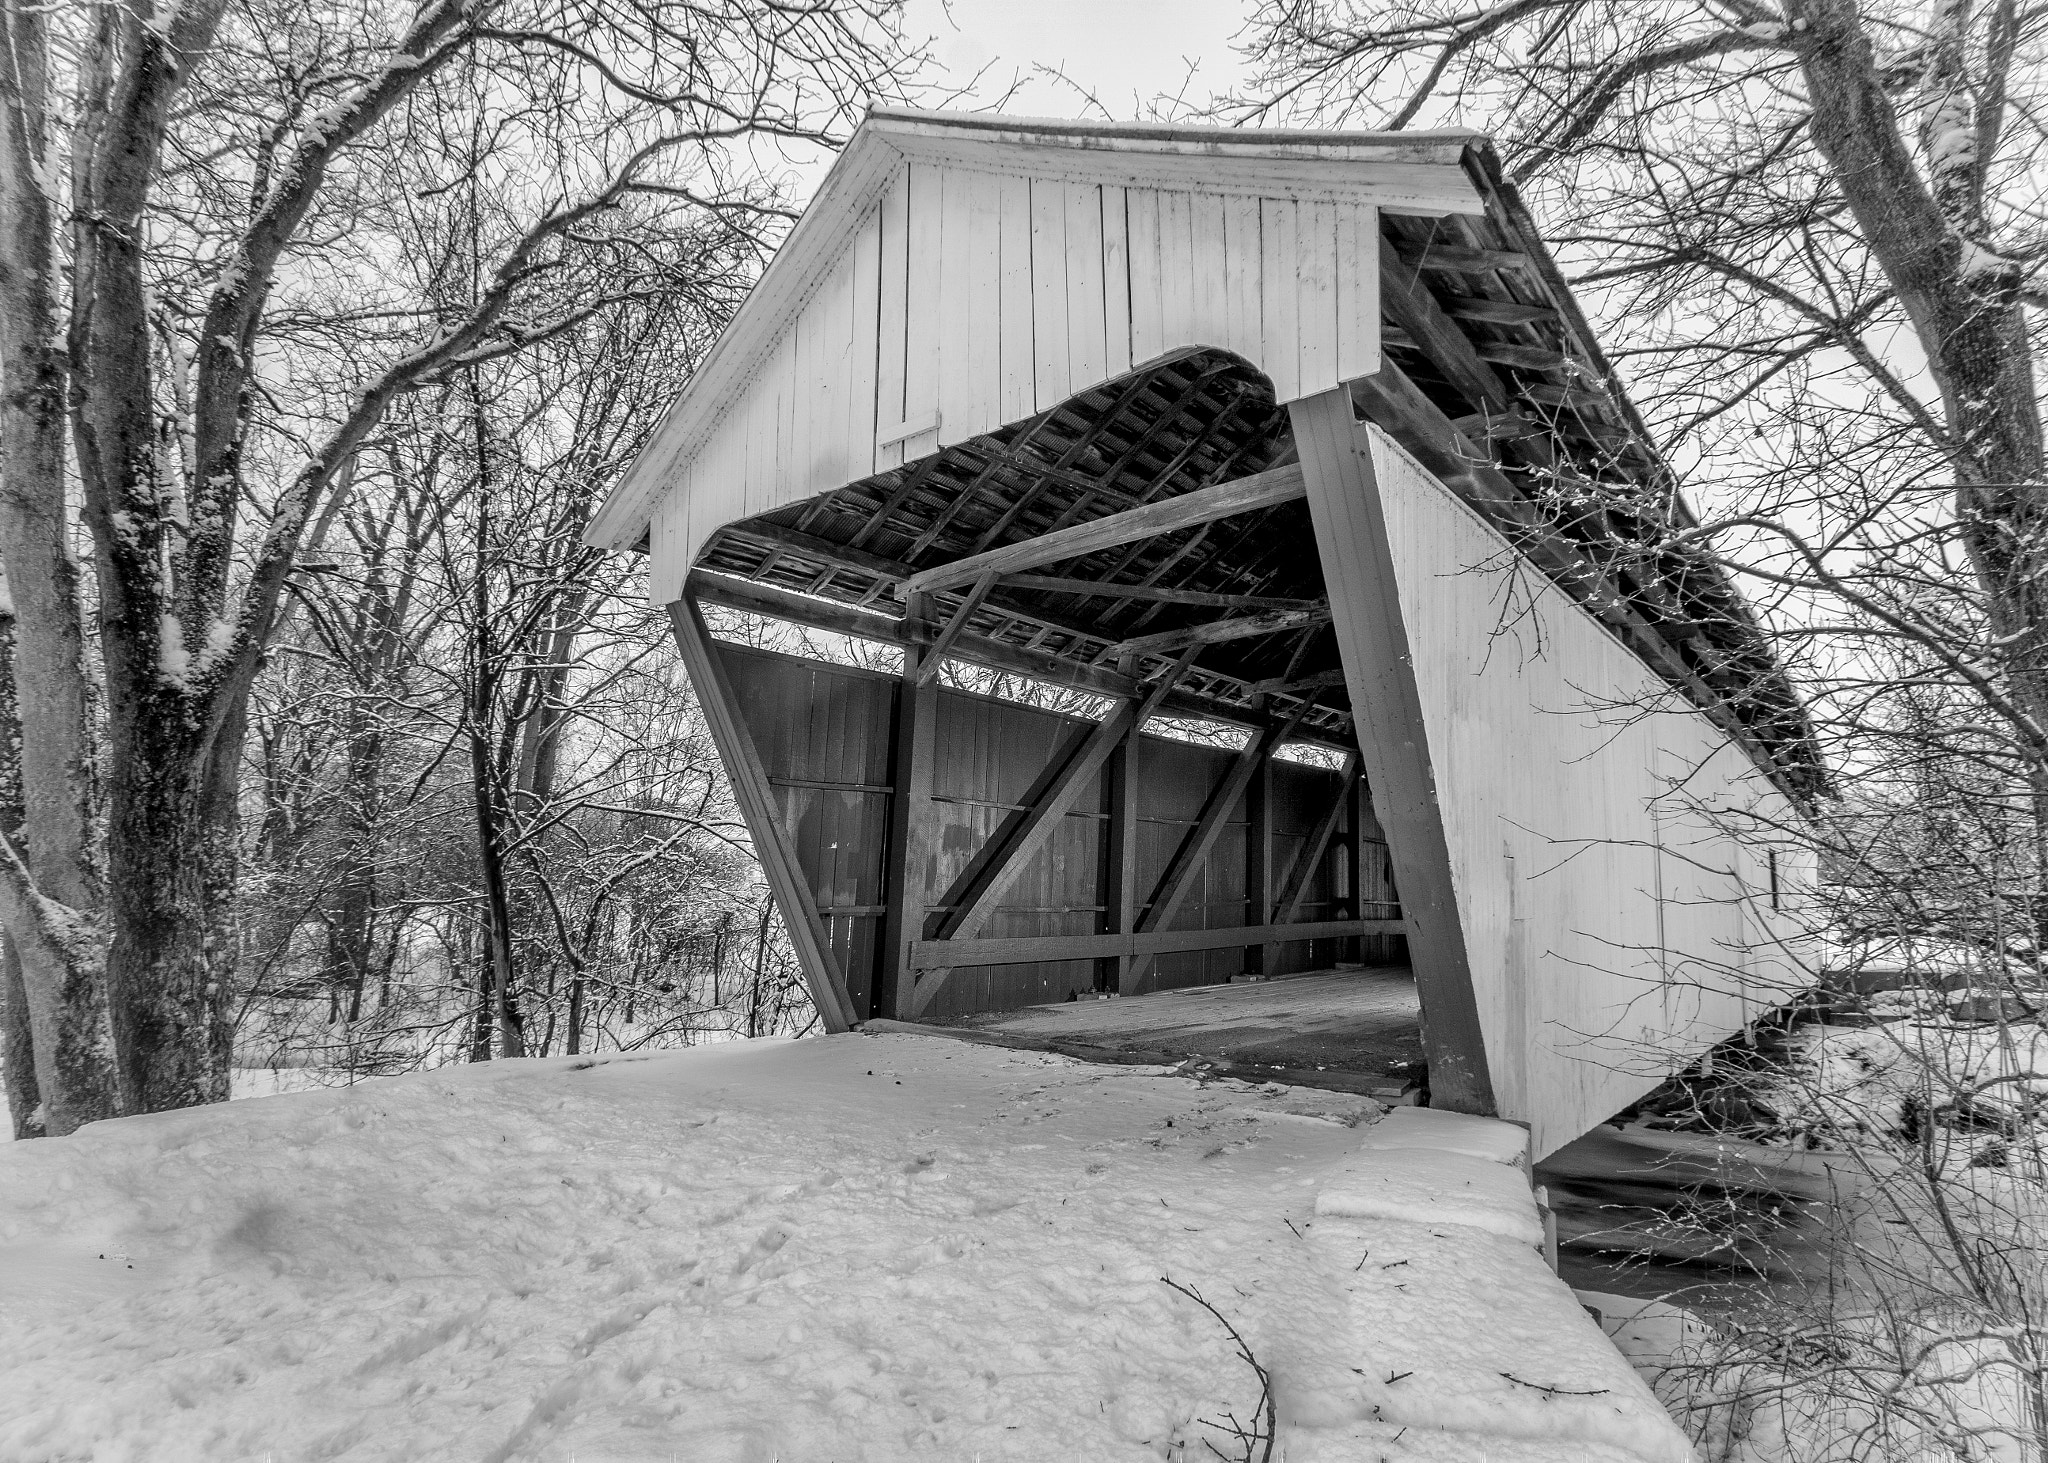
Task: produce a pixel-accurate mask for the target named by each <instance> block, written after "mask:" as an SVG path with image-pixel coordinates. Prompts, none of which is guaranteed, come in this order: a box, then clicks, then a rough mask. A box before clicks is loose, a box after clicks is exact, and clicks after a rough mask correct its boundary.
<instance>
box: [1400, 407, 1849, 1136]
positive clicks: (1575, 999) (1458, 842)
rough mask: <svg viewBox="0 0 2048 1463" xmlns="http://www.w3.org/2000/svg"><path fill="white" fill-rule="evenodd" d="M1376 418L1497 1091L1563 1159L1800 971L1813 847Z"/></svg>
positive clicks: (1758, 784) (1751, 771)
mask: <svg viewBox="0 0 2048 1463" xmlns="http://www.w3.org/2000/svg"><path fill="white" fill-rule="evenodd" d="M1360 430H1362V431H1366V432H1369V433H1370V435H1371V442H1372V460H1373V466H1374V469H1375V477H1376V478H1377V482H1378V490H1379V495H1380V499H1381V502H1382V504H1383V507H1384V513H1385V521H1386V526H1387V535H1388V539H1389V543H1390V547H1391V551H1392V553H1391V558H1392V562H1393V566H1394V573H1395V577H1396V579H1397V581H1398V594H1399V600H1400V606H1401V610H1402V618H1403V619H1404V621H1405V623H1406V625H1407V629H1408V636H1409V642H1410V648H1411V650H1412V655H1413V667H1414V681H1415V686H1416V690H1417V693H1418V696H1419V699H1420V702H1421V708H1422V720H1423V724H1424V729H1425V732H1426V736H1427V741H1428V747H1429V753H1430V757H1431V760H1432V762H1433V765H1434V769H1435V780H1436V788H1435V792H1436V798H1437V803H1438V807H1439V809H1440V813H1441V818H1442V822H1443V827H1444V832H1445V837H1446V843H1447V845H1448V847H1449V850H1450V863H1451V877H1452V882H1453V885H1454V887H1455V890H1456V899H1457V905H1458V909H1459V917H1460V922H1461V923H1462V925H1463V929H1464V933H1465V945H1466V953H1467V959H1468V961H1469V965H1470V971H1471V981H1472V987H1473V990H1474V993H1475V996H1476V999H1477V1003H1478V1009H1479V1017H1480V1025H1481V1028H1482V1030H1483V1032H1484V1037H1485V1047H1486V1054H1487V1065H1488V1067H1489V1069H1490V1072H1491V1076H1492V1081H1493V1084H1494V1090H1495V1097H1496V1100H1497V1102H1498V1104H1499V1109H1500V1112H1501V1114H1502V1115H1503V1116H1506V1117H1512V1118H1516V1119H1519V1120H1521V1121H1525V1122H1528V1123H1530V1124H1531V1125H1532V1127H1533V1129H1534V1134H1535V1147H1536V1151H1537V1152H1538V1153H1539V1154H1541V1153H1545V1152H1549V1151H1550V1150H1552V1149H1554V1148H1556V1147H1558V1146H1560V1145H1561V1144H1563V1143H1565V1142H1568V1141H1570V1140H1571V1139H1572V1138H1573V1137H1576V1136H1577V1135H1578V1134H1580V1133H1582V1132H1584V1131H1586V1130H1587V1129H1589V1128H1591V1127H1592V1126H1594V1125H1595V1124H1597V1123H1598V1122H1600V1121H1602V1120H1603V1119H1605V1118H1606V1117H1608V1116H1609V1115H1611V1114H1612V1113H1614V1112H1616V1111H1618V1110H1620V1109H1621V1108H1623V1107H1625V1106H1626V1105H1627V1104H1628V1103H1630V1102H1632V1101H1634V1100H1635V1099H1636V1098H1637V1097H1639V1096H1641V1095H1642V1094H1643V1093H1644V1092H1646V1091H1648V1090H1649V1089H1650V1088H1651V1087H1652V1086H1654V1085H1655V1084H1656V1083H1658V1082H1659V1081H1661V1080H1663V1079H1664V1078H1665V1077H1666V1076H1668V1075H1669V1074H1670V1073H1671V1072H1672V1071H1674V1070H1676V1069H1677V1068H1678V1067H1680V1066H1683V1065H1684V1064H1686V1063H1687V1062H1689V1061H1690V1060H1692V1058H1693V1057H1695V1056H1696V1055H1697V1054H1698V1053H1699V1052H1700V1051H1702V1050H1704V1049H1705V1048H1706V1047H1708V1046H1710V1045H1712V1044H1713V1043H1714V1042H1716V1041H1718V1040H1720V1039H1722V1038H1723V1037H1725V1036H1727V1035H1729V1034H1730V1033H1731V1032H1733V1031H1736V1030H1739V1029H1740V1028H1741V1027H1742V1026H1743V1025H1744V1024H1745V1023H1746V1021H1747V1020H1748V1019H1750V1018H1751V1017H1752V1016H1754V1015H1755V1014H1756V1012H1757V1011H1758V1010H1759V1009H1760V1008H1761V1007H1763V1006H1767V1005H1770V1004H1774V1003H1775V1002H1777V1001H1779V1000H1781V999H1783V997H1784V995H1785V994H1786V993H1788V992H1789V991H1790V990H1792V989H1795V988H1797V986H1799V985H1800V984H1802V983H1803V981H1802V980H1801V977H1800V973H1799V971H1798V970H1797V968H1796V964H1795V962H1794V961H1793V960H1792V959H1791V958H1789V957H1788V953H1787V948H1786V946H1785V945H1784V944H1782V943H1781V941H1783V940H1784V939H1786V938H1788V937H1789V936H1790V934H1791V931H1792V928H1793V918H1792V914H1793V911H1792V907H1791V906H1792V904H1793V903H1794V902H1795V901H1796V900H1798V899H1799V898H1801V897H1804V895H1805V892H1806V891H1808V890H1810V888H1811V885H1812V858H1811V853H1810V850H1808V849H1807V848H1805V847H1804V846H1802V844H1801V842H1800V840H1799V839H1798V838H1797V836H1796V831H1797V829H1798V827H1799V826H1800V819H1799V816H1798V814H1797V812H1796V811H1795V809H1794V808H1793V807H1792V805H1791V803H1790V802H1789V801H1788V800H1787V799H1786V798H1785V797H1784V796H1783V795H1782V794H1781V793H1779V792H1778V791H1777V789H1776V788H1775V787H1773V786H1772V785H1771V784H1770V783H1769V782H1768V781H1767V780H1766V779H1765V778H1764V777H1763V776H1762V774H1761V773H1760V772H1759V771H1758V770H1757V768H1756V767H1755V765H1754V764H1753V763H1752V762H1751V761H1750V760H1749V758H1748V757H1747V756H1746V755H1745V754H1744V753H1743V752H1742V751H1741V750H1740V749H1739V748H1738V747H1736V746H1735V745H1734V744H1732V743H1731V742H1729V741H1728V739H1727V738H1726V737H1725V736H1724V735H1723V734H1722V732H1721V731H1720V730H1719V729H1718V728H1717V727H1715V726H1714V725H1713V724H1712V723H1711V722H1710V721H1708V720H1707V719H1706V717H1704V716H1702V715H1701V714H1699V713H1698V712H1696V711H1692V710H1690V709H1686V708H1685V705H1684V703H1683V702H1681V701H1680V700H1679V698H1678V697H1677V695H1676V693H1674V692H1672V691H1671V690H1670V688H1669V687H1668V686H1667V685H1666V684H1665V683H1664V682H1663V681H1662V680H1661V679H1659V678H1658V677H1656V676H1655V675H1654V674H1653V673H1651V672H1650V671H1649V670H1648V669H1647V668H1645V667H1644V666H1643V665H1642V663H1641V662H1640V661H1639V660H1637V659H1636V658H1635V657H1634V656H1633V655H1632V654H1630V652H1629V651H1628V650H1626V649H1625V648H1624V647H1623V646H1622V645H1621V644H1620V643H1619V642H1618V641H1616V640H1615V639H1614V638H1613V637H1612V636H1611V635H1609V634H1608V633H1607V632H1606V631H1605V630H1604V629H1602V628H1601V627H1600V626H1599V624H1598V623H1597V622H1596V621H1594V620H1593V619H1592V618H1591V617H1590V616H1589V615H1587V614H1586V613H1585V612H1584V611H1583V610H1581V609H1580V608H1579V607H1578V606H1577V605H1575V604H1574V603H1573V602H1572V601H1570V600H1569V599H1568V598H1566V596H1565V595H1564V594H1563V593H1562V592H1561V591H1559V590H1558V589H1557V588H1555V586H1553V585H1551V584H1550V583H1549V582H1548V581H1547V580H1545V579H1543V578H1542V577H1541V576H1540V575H1538V574H1535V573H1534V572H1532V571H1531V570H1530V569H1529V568H1528V567H1527V565H1526V564H1524V563H1518V562H1517V560H1516V557H1515V556H1514V554H1513V553H1512V552H1511V551H1510V549H1509V547H1508V545H1507V544H1506V543H1505V542H1504V541H1503V540H1502V539H1501V538H1500V537H1499V535H1498V534H1497V533H1495V532H1494V531H1493V529H1492V528H1490V527H1489V526H1488V525H1486V524H1485V523H1484V522H1483V521H1482V520H1480V519H1479V518H1478V517H1477V516H1476V515H1475V514H1473V513H1472V512H1471V511H1470V510H1469V509H1467V508H1466V507H1465V506H1464V505H1463V504H1461V503H1459V502H1458V501H1457V500H1456V499H1455V498H1454V497H1453V496H1452V494H1451V493H1450V492H1449V491H1448V490H1447V489H1445V488H1444V487H1443V486H1442V485H1441V484H1439V483H1438V482H1437V481H1436V480H1435V479H1434V478H1433V477H1432V476H1430V474H1429V473H1427V472H1426V471H1424V470H1423V469H1422V468H1421V467H1420V466H1419V465H1417V464H1416V463H1415V462H1414V461H1413V460H1412V459H1411V458H1409V457H1408V456H1407V454H1406V453H1404V452H1403V451H1402V450H1401V449H1400V448H1399V447H1398V446H1396V445H1395V444H1394V443H1393V442H1392V441H1391V440H1390V439H1388V438H1387V437H1386V436H1385V435H1384V434H1383V433H1381V432H1379V431H1378V430H1377V429H1376V428H1370V427H1363V428H1361V429H1360ZM1774 856H1775V857H1774ZM1774 863H1775V866H1776V883H1777V904H1778V908H1777V909H1776V910H1774V909H1773V907H1772V903H1773V898H1772V888H1771V885H1772V865H1773V864H1774Z"/></svg>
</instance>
